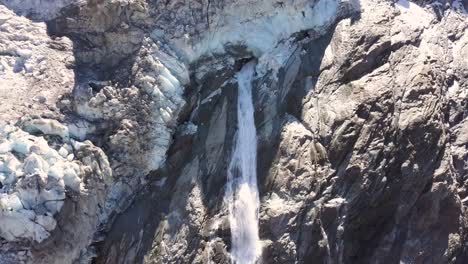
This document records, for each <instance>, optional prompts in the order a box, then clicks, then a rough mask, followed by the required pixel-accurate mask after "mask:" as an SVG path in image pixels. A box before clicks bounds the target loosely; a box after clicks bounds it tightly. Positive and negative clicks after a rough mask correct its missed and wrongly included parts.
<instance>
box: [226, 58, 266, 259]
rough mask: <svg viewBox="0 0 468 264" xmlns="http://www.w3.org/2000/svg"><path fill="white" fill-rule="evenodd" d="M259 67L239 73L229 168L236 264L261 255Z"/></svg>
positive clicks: (249, 66) (232, 234)
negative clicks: (255, 99) (255, 82)
mask: <svg viewBox="0 0 468 264" xmlns="http://www.w3.org/2000/svg"><path fill="white" fill-rule="evenodd" d="M254 71H255V64H254V63H253V62H250V63H248V64H246V65H245V66H244V67H243V68H242V70H241V71H240V72H239V73H238V74H237V82H238V86H239V89H238V102H237V118H238V131H237V134H236V141H235V146H234V150H233V151H234V152H233V154H232V158H231V162H230V164H229V169H228V189H227V192H226V195H227V201H228V203H229V221H230V225H231V242H232V249H231V258H232V262H233V263H235V264H254V263H256V262H257V260H258V258H259V256H260V254H261V244H260V239H259V235H258V210H259V203H260V202H259V196H258V188H257V131H256V129H255V122H254V107H253V103H252V78H253V75H254Z"/></svg>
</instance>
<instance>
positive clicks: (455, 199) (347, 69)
mask: <svg viewBox="0 0 468 264" xmlns="http://www.w3.org/2000/svg"><path fill="white" fill-rule="evenodd" d="M407 4H408V5H410V6H408V7H402V6H399V5H398V4H396V5H395V6H391V5H389V4H387V3H385V2H382V3H361V6H362V7H363V8H364V9H365V10H363V12H362V13H361V14H360V16H358V18H357V19H356V18H355V17H354V16H352V18H351V19H344V20H341V21H340V22H338V23H337V24H336V26H335V27H333V28H332V29H329V30H328V31H327V32H326V33H324V34H318V35H314V34H313V32H310V33H309V34H308V35H305V36H301V37H299V38H296V39H295V40H293V43H294V45H293V46H292V47H290V49H291V50H292V51H291V52H290V53H289V54H288V57H287V59H286V60H284V62H283V64H281V66H280V67H279V68H278V69H276V71H274V70H272V69H271V68H270V69H269V71H267V73H266V74H262V73H261V72H260V71H259V70H258V69H259V68H261V66H257V79H256V81H255V83H254V87H255V89H254V91H255V94H254V102H255V109H256V113H255V117H256V125H257V130H258V136H259V149H258V156H259V161H258V175H259V180H260V182H261V199H262V208H261V212H260V229H261V234H260V236H261V239H262V240H263V241H264V252H263V257H262V258H263V259H262V261H263V262H264V263H312V262H313V263H401V262H403V263H464V262H465V261H466V260H467V258H466V256H465V254H466V253H465V240H466V227H467V222H466V209H465V205H464V199H465V197H466V191H465V187H464V176H463V175H465V174H466V172H467V171H466V166H465V165H464V164H465V163H466V160H467V156H466V143H467V141H466V138H465V136H464V134H465V133H464V130H466V126H465V123H466V118H465V116H466V111H467V108H466V98H467V97H466V92H463V91H465V90H466V83H467V80H466V77H465V76H464V74H463V72H464V71H465V67H466V66H464V65H466V64H460V63H461V60H460V59H459V58H457V56H458V55H457V53H452V51H451V50H452V48H453V49H457V48H456V46H457V45H459V44H457V41H455V42H452V40H449V39H447V38H446V37H445V34H444V33H443V32H447V31H451V30H452V29H451V28H453V27H466V22H463V21H462V20H459V18H457V16H458V15H457V14H456V13H454V12H448V13H446V14H445V15H444V18H443V19H442V20H441V21H440V22H436V23H434V21H436V15H435V14H433V13H431V15H428V16H426V17H422V18H421V20H424V19H427V22H428V24H424V23H423V24H419V22H418V23H415V24H412V25H410V26H409V28H411V29H408V28H407V27H408V24H409V23H413V20H411V19H409V17H408V16H412V15H413V14H412V13H411V12H421V11H422V10H423V9H421V8H419V7H417V6H415V5H413V4H410V3H407ZM372 12H375V13H374V14H373V13H372ZM424 12H426V11H424ZM427 12H429V13H421V14H426V15H427V14H430V11H427ZM383 14H385V15H383ZM353 21H354V22H353ZM452 23H455V24H452ZM369 25H372V27H370V26H369ZM462 35H463V34H462ZM457 38H458V39H461V38H464V37H461V36H458V37H457ZM261 60H262V59H260V61H259V65H261V63H262V62H261ZM238 61H240V62H241V60H240V59H239V58H238ZM456 65H458V66H456ZM237 68H239V67H237ZM235 70H236V69H233V70H231V69H230V70H227V72H230V73H229V74H226V71H223V72H224V76H222V77H220V78H221V80H219V77H211V76H210V78H207V79H205V80H200V82H199V83H197V84H192V87H195V88H194V89H195V90H196V91H198V94H199V96H200V99H199V101H202V103H201V104H199V105H198V106H197V107H195V108H194V107H191V108H190V107H189V108H190V109H192V110H190V111H191V112H192V115H191V118H190V119H189V121H190V122H193V124H195V125H196V126H197V127H198V130H197V132H196V133H195V134H193V135H191V136H189V138H190V139H187V136H186V135H184V136H180V137H179V136H176V138H175V143H174V145H173V146H172V147H171V150H172V151H170V152H169V158H168V164H167V165H166V169H165V170H164V171H163V172H158V173H156V175H157V177H167V178H168V179H169V178H171V177H173V178H175V179H176V180H174V181H176V182H175V183H174V184H170V185H168V186H171V187H170V188H172V191H171V194H170V195H169V196H167V198H168V199H169V200H170V205H169V207H168V208H167V211H166V212H163V215H165V216H164V220H162V221H161V222H160V223H159V227H158V228H156V231H155V232H154V233H155V234H156V236H155V237H154V238H155V240H154V241H153V246H152V247H151V249H150V251H149V252H150V253H149V254H148V255H146V257H145V258H144V262H145V263H209V261H211V262H212V263H229V257H228V255H227V252H229V247H230V238H229V237H230V235H229V230H228V229H229V224H228V222H227V217H226V216H227V212H226V209H225V207H224V206H223V201H222V197H223V188H224V185H225V181H226V166H227V164H228V160H229V156H230V150H231V145H232V144H231V143H232V142H231V141H230V139H231V138H232V137H233V133H234V132H235V127H234V125H233V124H235V118H236V117H235V114H234V113H235V111H234V106H235V100H236V99H235V93H233V92H232V90H234V89H236V83H235V80H233V79H232V78H233V73H232V71H234V72H235ZM276 73H277V75H276ZM214 76H218V75H214ZM217 78H218V79H217ZM226 81H227V84H226ZM222 83H225V85H221V84H222ZM218 87H219V88H218ZM462 87H463V88H462ZM207 89H208V90H207ZM455 89H459V90H457V92H456V93H457V95H456V96H455V94H454V93H452V92H453V91H455ZM450 91H452V92H450ZM192 94H193V93H192ZM192 94H191V95H189V97H190V96H193V95H192ZM206 98H210V99H206ZM204 100H205V101H204ZM188 101H196V100H188ZM190 111H189V112H190ZM455 116H458V117H457V118H455ZM455 119H456V121H455ZM187 142H190V144H188V143H187ZM183 146H184V147H183ZM156 202H157V201H156V200H155V203H156ZM147 217H150V216H147ZM142 230H144V229H142ZM145 231H147V230H145ZM149 232H153V230H151V231H149ZM114 246H115V245H114ZM111 247H112V246H111ZM125 247H126V246H123V248H121V249H124V248H125ZM105 256H107V255H106V252H105V251H104V252H103V259H106V257H105ZM139 261H140V260H139ZM103 263H104V262H103ZM108 263H112V261H111V262H108Z"/></svg>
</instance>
